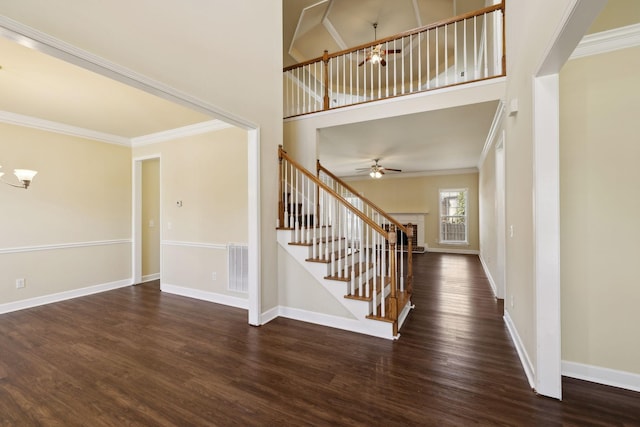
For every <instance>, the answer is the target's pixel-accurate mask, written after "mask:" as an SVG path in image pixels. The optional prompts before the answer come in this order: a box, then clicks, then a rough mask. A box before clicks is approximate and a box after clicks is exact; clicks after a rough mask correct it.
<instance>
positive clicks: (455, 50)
mask: <svg viewBox="0 0 640 427" xmlns="http://www.w3.org/2000/svg"><path fill="white" fill-rule="evenodd" d="M453 73H454V74H455V77H456V78H455V80H454V82H456V83H458V21H456V22H454V23H453Z"/></svg>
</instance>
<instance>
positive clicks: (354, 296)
mask: <svg viewBox="0 0 640 427" xmlns="http://www.w3.org/2000/svg"><path fill="white" fill-rule="evenodd" d="M374 280H376V279H375V278H371V279H369V283H368V284H367V286H368V287H369V296H365V295H360V290H361V289H364V288H358V289H356V290H355V291H354V293H353V294H348V295H345V296H344V297H345V298H347V299H354V300H358V301H371V300H373V294H374V292H373V281H374ZM389 283H391V277H389V276H385V278H384V286H387V285H388V284H389ZM381 290H382V287H381V286H380V278H378V279H377V280H376V292H375V293H376V294H377V293H379V292H380V291H381Z"/></svg>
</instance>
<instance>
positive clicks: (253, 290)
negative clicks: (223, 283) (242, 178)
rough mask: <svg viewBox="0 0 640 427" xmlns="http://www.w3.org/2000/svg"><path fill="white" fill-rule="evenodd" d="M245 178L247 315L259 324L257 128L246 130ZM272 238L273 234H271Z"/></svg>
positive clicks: (260, 290)
mask: <svg viewBox="0 0 640 427" xmlns="http://www.w3.org/2000/svg"><path fill="white" fill-rule="evenodd" d="M247 145H248V155H247V169H248V172H247V173H248V175H247V182H248V185H249V192H248V201H247V203H248V204H247V206H248V221H247V233H248V236H249V239H248V240H249V242H248V245H247V246H249V249H248V253H247V257H248V262H249V271H248V273H247V280H248V282H249V283H248V285H249V286H248V290H249V313H248V316H249V319H248V322H249V324H250V325H254V326H258V325H260V324H262V320H261V318H260V317H261V313H262V276H261V272H262V265H261V259H260V253H261V251H262V240H261V238H260V236H261V235H262V226H261V224H260V221H261V216H260V202H261V199H260V173H261V172H260V171H261V169H260V151H261V150H260V129H259V128H257V129H252V130H250V131H248V132H247ZM269 230H271V231H270V232H271V233H274V234H275V227H272V228H270V229H269ZM273 237H274V241H276V236H275V235H274V236H273Z"/></svg>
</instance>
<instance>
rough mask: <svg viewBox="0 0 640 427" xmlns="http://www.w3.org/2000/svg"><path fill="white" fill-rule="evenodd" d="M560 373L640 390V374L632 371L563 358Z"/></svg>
mask: <svg viewBox="0 0 640 427" xmlns="http://www.w3.org/2000/svg"><path fill="white" fill-rule="evenodd" d="M562 375H564V376H566V377H571V378H576V379H579V380H584V381H591V382H594V383H598V384H604V385H609V386H612V387H618V388H624V389H626V390H631V391H640V374H635V373H633V372H625V371H618V370H615V369H609V368H602V367H600V366H593V365H585V364H583V363H577V362H569V361H566V360H563V361H562Z"/></svg>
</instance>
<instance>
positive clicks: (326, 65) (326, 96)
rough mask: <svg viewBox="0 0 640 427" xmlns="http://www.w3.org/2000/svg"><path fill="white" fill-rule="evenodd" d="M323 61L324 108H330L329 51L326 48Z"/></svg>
mask: <svg viewBox="0 0 640 427" xmlns="http://www.w3.org/2000/svg"><path fill="white" fill-rule="evenodd" d="M322 62H323V64H324V104H323V107H324V110H328V109H329V51H328V50H325V51H324V55H322Z"/></svg>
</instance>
